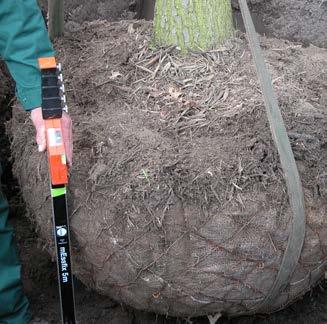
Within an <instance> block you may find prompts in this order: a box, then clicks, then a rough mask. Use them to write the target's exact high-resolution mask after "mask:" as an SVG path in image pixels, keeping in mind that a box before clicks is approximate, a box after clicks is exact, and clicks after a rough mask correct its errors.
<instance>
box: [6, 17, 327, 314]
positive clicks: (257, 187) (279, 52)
mask: <svg viewBox="0 0 327 324" xmlns="http://www.w3.org/2000/svg"><path fill="white" fill-rule="evenodd" d="M150 34H151V25H150V24H149V23H144V22H120V23H107V22H96V23H92V24H88V25H85V26H84V27H83V28H82V29H81V30H80V31H79V32H77V33H75V34H73V35H68V36H67V37H66V38H64V39H62V40H61V41H60V42H58V43H57V44H56V48H57V49H58V54H59V57H60V60H61V61H62V63H63V66H64V77H65V80H66V89H67V97H68V101H69V106H70V113H71V115H72V118H73V121H74V159H73V167H72V168H71V170H70V175H71V176H70V183H69V188H70V195H69V205H70V206H69V211H70V222H71V232H72V238H73V245H74V247H73V256H74V271H75V274H76V276H77V277H78V278H79V279H80V280H81V281H82V282H84V283H85V284H86V285H87V286H88V287H91V288H92V289H95V290H96V291H98V292H99V293H101V294H104V295H108V296H110V297H112V298H113V299H114V300H116V301H118V302H122V303H126V304H127V305H130V306H132V307H135V308H137V309H143V310H146V311H154V312H157V313H161V314H170V315H180V316H196V315H203V314H209V313H213V312H223V313H227V314H233V315H237V314H242V313H246V312H248V311H250V310H255V309H256V307H257V306H258V305H259V304H260V302H262V300H263V299H264V298H265V296H266V295H267V293H268V291H269V289H270V288H271V286H272V285H273V283H274V280H275V278H276V275H277V273H278V270H279V267H280V263H281V260H282V257H283V255H284V250H285V248H286V245H287V241H288V236H289V233H290V226H291V219H292V211H291V210H290V205H289V201H288V194H287V190H286V186H285V182H284V179H283V173H282V170H281V166H280V161H279V157H278V154H277V151H276V148H275V146H274V144H273V141H272V137H271V133H270V129H269V124H268V121H267V117H266V113H265V108H264V104H263V99H262V95H261V91H260V87H259V85H258V82H257V77H256V74H255V69H254V66H253V63H252V58H251V55H250V52H249V49H248V46H247V42H246V40H245V39H244V37H241V38H237V39H233V40H231V41H230V42H228V43H226V44H225V45H224V46H223V47H221V48H219V49H217V50H214V51H210V52H207V53H192V54H190V55H189V56H181V55H180V54H178V53H177V52H176V51H175V50H174V49H173V48H164V49H151V46H150V44H151V36H150ZM261 42H262V46H263V48H264V54H265V57H266V59H267V63H268V66H269V69H270V71H271V73H272V78H273V82H274V87H275V90H276V92H277V96H278V99H279V104H280V107H281V110H282V114H283V117H284V119H285V123H286V127H287V130H288V133H289V137H290V140H291V144H292V148H293V150H294V155H295V158H296V162H297V166H298V169H299V172H300V175H301V179H302V182H303V190H304V195H305V206H306V217H307V219H306V223H307V227H306V237H305V243H304V247H303V250H302V255H301V258H300V260H299V263H298V266H297V269H296V271H295V272H294V274H293V276H292V279H291V282H290V283H288V284H287V285H286V288H285V289H284V290H283V291H282V292H281V293H280V295H279V297H278V298H277V299H276V300H275V302H274V303H273V304H271V305H270V307H269V309H267V312H270V311H271V312H272V311H275V310H277V309H280V308H282V307H285V306H286V305H287V304H289V303H291V302H292V301H294V300H296V299H297V298H298V297H300V296H302V295H303V294H304V293H305V292H306V291H308V290H309V289H310V288H311V287H312V286H313V285H315V284H316V283H317V282H318V280H320V279H321V278H322V277H323V275H324V271H325V269H326V268H325V266H326V259H327V257H326V255H327V254H326V253H327V246H326V244H327V218H326V213H327V210H326V201H327V200H326V195H327V186H326V185H327V182H326V180H327V173H326V172H327V165H326V164H327V150H326V147H327V142H326V139H327V125H326V121H327V115H326V101H327V98H326V75H327V68H326V66H327V52H326V50H323V49H319V48H316V47H312V46H311V47H308V48H302V47H301V46H299V45H296V44H292V43H290V42H288V41H281V40H276V39H266V38H261ZM9 128H10V130H9V131H10V132H11V134H12V137H13V138H12V140H13V142H12V150H13V158H14V161H15V168H14V169H15V174H16V176H17V178H18V179H19V183H20V185H21V188H22V192H23V195H24V198H25V200H26V203H27V206H28V207H29V209H30V211H31V213H30V217H31V218H32V220H33V221H34V222H35V223H36V224H37V226H38V228H39V233H40V235H41V236H42V237H43V238H44V239H45V241H46V242H47V243H48V246H49V251H53V241H52V240H53V239H52V223H51V199H50V196H49V183H48V176H47V163H46V157H45V154H43V155H42V154H39V153H38V152H37V150H36V146H35V143H34V136H33V128H32V126H31V123H30V121H29V120H28V117H27V115H26V114H25V113H23V112H21V111H20V110H17V109H15V111H14V118H13V120H12V122H11V124H10V127H9Z"/></svg>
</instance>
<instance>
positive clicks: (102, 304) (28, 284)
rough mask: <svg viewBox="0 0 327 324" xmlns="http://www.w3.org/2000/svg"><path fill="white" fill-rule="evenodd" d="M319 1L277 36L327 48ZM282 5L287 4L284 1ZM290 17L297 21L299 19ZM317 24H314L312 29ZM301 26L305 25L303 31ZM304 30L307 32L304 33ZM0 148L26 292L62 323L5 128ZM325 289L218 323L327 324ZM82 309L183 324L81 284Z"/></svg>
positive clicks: (109, 317)
mask: <svg viewBox="0 0 327 324" xmlns="http://www.w3.org/2000/svg"><path fill="white" fill-rule="evenodd" d="M316 2H319V8H321V10H325V13H326V7H327V4H326V2H325V1H321V3H320V0H319V1H318V0H317V1H316ZM316 2H312V1H294V2H292V3H291V4H290V6H289V7H287V8H286V11H287V12H288V15H289V13H292V12H293V13H294V12H295V10H297V12H298V7H299V5H301V4H302V5H303V8H306V9H308V10H309V11H308V12H309V13H307V12H306V11H305V12H303V17H304V21H307V22H308V23H307V24H305V23H303V22H302V21H301V22H299V20H298V19H293V20H292V21H291V23H290V24H288V23H286V22H285V19H284V18H283V17H285V16H284V15H283V12H284V10H282V12H281V11H280V12H279V14H278V16H279V17H278V18H277V20H278V21H279V23H281V24H282V26H283V27H282V28H277V30H278V33H277V32H276V33H277V34H276V35H280V36H282V37H287V38H293V39H297V40H304V41H306V42H307V40H308V39H309V40H310V41H311V40H313V42H316V43H317V44H320V45H324V46H326V43H325V40H326V36H325V33H324V32H325V28H326V27H325V26H326V25H325V22H326V20H324V19H326V14H325V15H324V16H323V17H321V18H319V19H318V20H317V19H316V18H315V17H317V16H316V15H317V14H318V16H319V14H320V13H319V11H317V10H316V9H315V8H317V3H316ZM267 3H268V4H267V6H270V8H272V9H271V10H277V9H276V5H275V4H277V3H278V1H275V2H274V5H273V4H272V3H273V2H267ZM283 4H285V1H284V2H283ZM304 5H306V7H304ZM310 7H311V9H310ZM282 8H284V7H282ZM310 10H311V11H310ZM274 12H275V11H274ZM310 12H311V13H310ZM118 16H119V14H118ZM290 16H291V17H294V15H290ZM290 16H288V17H290ZM81 17H83V19H85V16H83V15H81ZM319 17H320V16H319ZM81 19H82V18H81ZM267 19H268V18H267ZM283 19H284V20H283ZM270 21H271V20H270ZM312 21H314V22H315V23H313V24H312ZM317 21H321V22H322V25H321V26H320V25H319V24H316V22H317ZM275 23H276V22H273V23H272V24H275ZM299 24H301V28H300V25H299ZM312 25H315V26H320V27H319V28H320V29H319V28H318V29H316V28H313V27H312ZM286 26H288V27H286ZM304 26H307V27H306V28H305V27H304ZM308 26H309V27H308ZM310 26H311V27H310ZM301 35H303V36H301ZM9 98H10V95H9V96H7V100H8V99H9ZM6 108H7V107H5V109H6ZM5 109H4V106H2V109H1V112H2V113H3V111H4V110H5ZM2 116H3V115H2ZM5 118H6V119H8V118H9V115H8V114H6V117H5ZM1 125H3V119H2V120H1ZM0 148H1V160H2V162H4V163H5V176H4V180H3V181H4V182H5V186H6V191H7V195H9V196H10V204H11V206H12V208H13V209H12V216H13V217H12V220H13V222H14V224H15V228H16V233H17V240H18V243H19V247H20V251H21V257H22V261H23V265H24V283H25V288H26V291H27V294H28V296H29V298H30V301H31V305H32V309H33V311H34V313H35V315H36V316H37V317H39V318H42V319H44V320H47V321H49V322H50V323H59V320H58V318H59V315H58V314H59V311H58V295H57V288H56V269H55V265H54V263H53V262H51V260H50V259H49V257H48V254H47V253H46V252H42V247H43V243H42V241H39V240H38V239H37V237H36V235H35V233H34V227H33V225H31V224H29V223H28V222H27V220H26V218H25V217H24V216H23V215H24V214H25V213H26V210H25V208H24V204H23V202H22V200H21V198H20V195H19V193H18V191H17V189H18V188H17V183H16V182H15V181H14V180H13V179H12V178H11V176H10V163H8V159H6V158H5V157H6V156H8V155H9V151H8V142H7V140H6V139H5V137H4V133H3V127H2V128H1V129H0ZM326 288H327V287H326V285H325V284H322V286H321V287H318V288H317V289H315V290H314V291H313V292H312V293H311V294H308V295H306V297H305V298H304V299H303V300H302V301H300V302H298V303H296V304H295V305H293V306H291V307H290V308H288V309H287V310H285V311H282V312H279V313H278V314H275V315H271V316H263V317H260V316H258V317H250V318H248V317H247V318H241V319H233V320H229V321H228V320H227V319H222V320H220V321H219V323H235V324H243V323H244V324H245V323H246V324H249V323H258V324H259V323H271V324H272V323H280V322H283V323H303V324H304V323H326V322H327V318H326V314H327V302H326V300H327V291H326ZM77 308H78V314H79V319H80V323H100V324H101V323H109V324H110V323H112V324H113V323H122V324H129V323H134V324H141V323H142V324H143V323H144V324H147V323H149V324H150V323H151V324H152V323H167V324H168V323H169V324H170V323H182V322H183V321H182V320H174V319H169V320H167V319H165V318H163V317H158V318H156V317H155V316H150V315H145V314H142V313H139V312H133V311H130V310H129V311H128V310H124V309H123V308H122V307H121V306H118V305H115V303H113V302H111V301H110V300H108V299H107V298H104V297H101V296H99V295H97V294H95V293H93V292H90V291H87V290H86V289H85V288H84V287H83V286H82V285H81V284H78V288H77ZM207 322H208V321H207V320H206V319H202V320H198V321H194V322H193V323H194V324H195V323H201V324H202V323H207ZM185 323H186V322H185Z"/></svg>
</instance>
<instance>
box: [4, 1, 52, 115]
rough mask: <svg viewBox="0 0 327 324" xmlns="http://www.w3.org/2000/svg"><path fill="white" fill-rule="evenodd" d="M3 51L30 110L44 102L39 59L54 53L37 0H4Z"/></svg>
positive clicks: (17, 92) (20, 99)
mask: <svg viewBox="0 0 327 324" xmlns="http://www.w3.org/2000/svg"><path fill="white" fill-rule="evenodd" d="M0 54H1V56H2V58H3V59H4V60H5V62H6V64H7V66H8V69H9V71H10V74H11V75H12V77H13V79H14V80H15V82H16V95H17V98H18V99H19V101H20V102H21V104H22V106H23V107H24V108H25V109H26V110H31V109H33V108H36V107H40V106H41V77H40V71H39V68H38V62H37V59H38V58H39V57H49V56H54V51H53V48H52V44H51V42H50V40H49V37H48V33H47V30H46V27H45V24H44V20H43V16H42V13H41V11H40V9H39V7H38V5H37V3H36V0H2V1H1V4H0Z"/></svg>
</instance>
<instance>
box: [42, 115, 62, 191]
mask: <svg viewBox="0 0 327 324" xmlns="http://www.w3.org/2000/svg"><path fill="white" fill-rule="evenodd" d="M44 122H45V130H46V138H47V150H48V161H49V169H50V177H51V183H52V185H63V184H67V183H68V170H67V163H66V152H65V145H64V142H63V136H62V128H61V120H60V119H46V120H45V121H44Z"/></svg>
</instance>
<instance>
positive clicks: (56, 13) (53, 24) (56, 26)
mask: <svg viewBox="0 0 327 324" xmlns="http://www.w3.org/2000/svg"><path fill="white" fill-rule="evenodd" d="M63 6H64V0H49V3H48V8H49V9H48V16H49V36H50V38H51V40H53V39H54V38H56V37H60V36H62V35H63V33H64V8H63Z"/></svg>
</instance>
